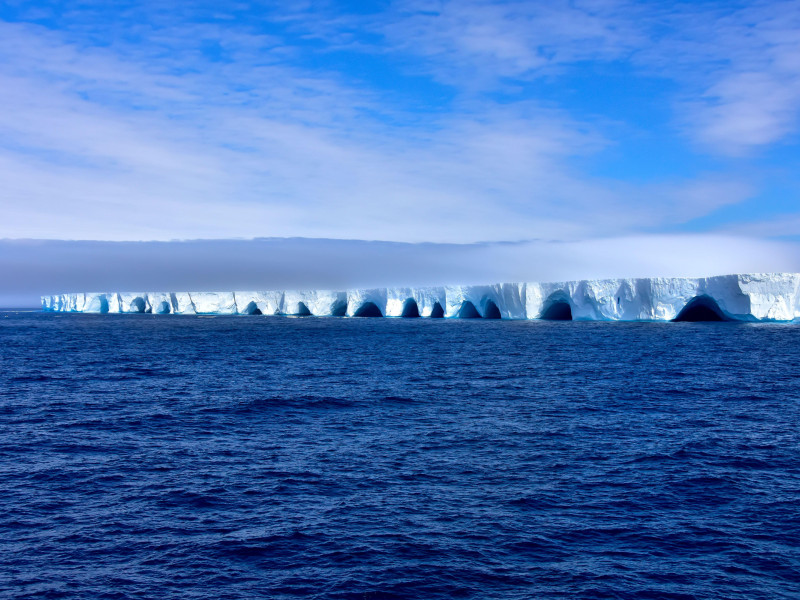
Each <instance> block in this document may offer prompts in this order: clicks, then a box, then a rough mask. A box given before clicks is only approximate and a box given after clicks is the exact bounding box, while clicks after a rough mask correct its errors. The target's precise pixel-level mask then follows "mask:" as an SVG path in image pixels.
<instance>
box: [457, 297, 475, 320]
mask: <svg viewBox="0 0 800 600" xmlns="http://www.w3.org/2000/svg"><path fill="white" fill-rule="evenodd" d="M456 316H457V317H458V318H459V319H480V318H481V313H479V312H478V309H477V308H475V305H474V304H473V303H472V302H470V301H469V300H464V302H463V303H462V304H461V308H459V309H458V314H457V315H456Z"/></svg>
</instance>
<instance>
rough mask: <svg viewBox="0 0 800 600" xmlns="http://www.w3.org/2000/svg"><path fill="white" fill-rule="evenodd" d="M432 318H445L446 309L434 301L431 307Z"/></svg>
mask: <svg viewBox="0 0 800 600" xmlns="http://www.w3.org/2000/svg"><path fill="white" fill-rule="evenodd" d="M431 319H444V309H443V308H442V305H441V304H439V303H438V302H436V303H434V305H433V308H431Z"/></svg>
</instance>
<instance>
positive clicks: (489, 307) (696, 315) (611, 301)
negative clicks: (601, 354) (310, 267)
mask: <svg viewBox="0 0 800 600" xmlns="http://www.w3.org/2000/svg"><path fill="white" fill-rule="evenodd" d="M42 309H43V310H45V311H59V312H85V313H153V314H183V315H186V314H189V315H194V314H197V315H203V314H205V315H236V314H239V315H287V316H317V317H325V316H339V317H341V316H348V317H361V316H378V317H379V316H383V317H433V318H435V317H445V318H484V319H486V318H489V319H490V318H497V319H551V320H552V319H554V320H579V321H670V320H731V321H752V322H755V321H773V322H789V321H796V320H800V274H798V273H751V274H742V275H720V276H716V277H702V278H688V277H687V278H683V277H681V278H676V277H672V278H658V277H657V278H638V279H593V280H581V281H567V282H561V283H500V284H493V285H461V286H445V287H418V288H409V287H398V288H375V289H355V290H342V291H335V290H305V291H300V290H284V291H261V292H245V291H241V292H140V293H129V292H126V293H114V292H111V293H71V294H55V295H52V296H43V297H42Z"/></svg>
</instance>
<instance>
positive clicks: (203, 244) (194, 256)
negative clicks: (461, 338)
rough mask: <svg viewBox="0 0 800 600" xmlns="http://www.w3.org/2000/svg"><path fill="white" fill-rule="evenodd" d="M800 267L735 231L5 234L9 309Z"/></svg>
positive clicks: (788, 253)
mask: <svg viewBox="0 0 800 600" xmlns="http://www.w3.org/2000/svg"><path fill="white" fill-rule="evenodd" d="M770 271H800V247H799V246H798V244H796V243H789V242H764V241H759V240H755V239H752V238H737V237H730V236H705V235H703V236H690V235H675V236H648V237H627V238H607V239H599V240H590V241H582V242H562V243H554V242H538V241H531V242H521V243H511V244H504V243H487V244H407V243H393V242H367V241H358V240H325V239H303V238H293V239H260V240H198V241H188V242H71V241H43V240H0V306H6V307H13V306H17V307H24V306H38V305H39V296H40V295H43V294H52V293H61V292H79V291H192V290H247V289H292V288H294V289H310V288H328V289H330V288H333V289H342V288H348V287H379V286H395V285H444V284H459V283H463V284H469V283H496V282H506V281H563V280H570V279H583V278H603V277H648V276H706V275H721V274H726V273H736V272H739V273H740V272H770Z"/></svg>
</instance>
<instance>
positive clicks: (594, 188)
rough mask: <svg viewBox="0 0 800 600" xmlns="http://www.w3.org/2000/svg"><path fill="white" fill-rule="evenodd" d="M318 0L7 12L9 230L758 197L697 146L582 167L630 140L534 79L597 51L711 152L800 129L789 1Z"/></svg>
mask: <svg viewBox="0 0 800 600" xmlns="http://www.w3.org/2000/svg"><path fill="white" fill-rule="evenodd" d="M319 6H320V5H318V4H316V3H315V4H311V3H309V4H307V5H305V6H304V5H299V4H294V3H293V4H292V6H291V7H290V10H289V9H285V8H280V7H274V8H273V9H272V10H271V11H267V12H263V11H262V12H258V11H256V10H255V9H254V8H252V7H250V8H248V6H247V5H236V6H233V5H231V6H221V7H220V6H218V7H211V6H210V5H209V6H208V7H204V5H202V4H199V5H197V6H195V5H192V6H184V7H180V8H176V7H174V6H167V5H164V6H161V7H152V6H146V5H138V4H136V3H132V4H131V5H129V6H128V7H127V8H126V9H125V11H124V12H122V13H121V14H120V15H119V16H120V19H119V21H114V20H111V19H109V14H108V13H103V12H100V13H98V14H95V13H94V12H92V11H95V10H96V11H101V10H103V9H102V8H101V7H100V6H99V5H96V6H95V7H94V8H91V9H89V8H84V9H82V10H81V11H79V12H76V13H71V14H69V15H66V16H62V17H61V18H63V19H65V20H67V22H68V25H69V26H61V27H57V26H53V25H52V24H48V23H50V22H51V21H52V20H53V19H54V18H55V17H52V16H51V17H48V18H46V19H44V20H41V19H38V21H39V22H40V23H41V24H31V23H25V22H14V23H12V22H3V21H0V90H2V92H0V177H2V179H3V182H4V187H3V190H2V191H0V202H2V204H3V217H4V218H3V219H2V222H0V236H4V237H49V238H65V237H67V238H89V239H114V240H124V239H173V238H197V237H209V238H219V237H258V236H307V237H336V238H362V239H383V240H403V241H440V242H470V241H475V240H520V239H532V238H544V239H561V240H574V239H580V238H587V237H596V236H611V235H629V234H634V233H637V232H652V231H659V230H662V231H663V230H665V229H672V228H674V227H676V226H679V225H680V224H682V223H686V222H689V221H691V220H692V219H696V218H698V217H702V216H705V215H708V214H710V213H713V212H714V211H716V210H719V209H720V208H722V207H724V206H726V205H730V204H736V203H741V202H743V201H745V200H747V199H749V198H752V197H754V196H756V195H757V194H758V187H757V183H754V182H753V181H750V180H749V179H750V177H749V175H748V174H745V173H743V172H740V170H739V169H737V168H736V167H737V166H736V164H732V165H731V164H725V163H716V164H714V163H711V166H708V163H706V164H705V165H704V166H694V162H695V158H696V157H695V156H694V155H693V154H692V152H693V151H692V150H691V149H689V148H688V147H687V149H686V150H685V152H686V158H685V160H684V161H683V163H685V164H684V166H681V167H680V168H678V169H674V170H673V172H670V171H668V170H665V172H664V174H663V175H659V174H656V175H654V176H650V177H644V178H642V177H625V176H619V175H618V174H617V175H616V176H613V177H612V176H610V175H606V174H604V172H603V169H602V168H589V167H587V165H590V166H591V165H592V164H593V161H597V162H599V163H601V164H602V157H603V155H604V153H605V152H607V151H609V149H615V148H616V149H619V148H623V151H622V152H621V156H622V157H623V159H622V160H630V161H631V164H635V163H636V162H637V161H638V160H639V158H640V157H639V156H637V155H636V154H635V152H633V151H631V152H628V153H627V154H626V152H625V151H624V146H625V143H626V140H624V139H618V138H615V137H614V131H618V129H617V130H615V129H613V128H611V129H610V128H607V127H604V125H603V119H601V118H598V117H597V114H596V113H595V112H594V111H593V109H592V108H591V106H590V108H589V109H587V110H584V111H581V110H576V109H575V108H574V107H571V108H568V107H567V106H561V105H559V102H558V99H557V94H555V95H551V96H550V97H548V98H547V99H540V98H537V97H536V94H535V93H533V92H531V90H530V88H528V87H526V86H528V85H529V84H531V82H541V81H542V80H547V81H548V82H549V83H548V84H547V85H551V86H553V87H554V88H556V89H557V88H558V85H559V81H560V80H559V77H561V76H562V75H563V74H564V73H567V72H570V70H571V69H577V71H574V72H572V75H573V76H575V75H576V73H577V74H578V75H580V74H581V73H583V71H581V70H580V69H581V67H580V65H584V64H586V63H591V64H592V65H603V64H607V65H610V64H614V63H615V62H622V63H625V64H626V65H629V66H630V67H631V69H632V71H633V73H634V75H631V76H632V77H633V76H635V74H636V73H647V74H648V76H658V77H662V78H665V79H672V80H674V81H678V82H680V85H681V88H680V92H679V93H678V96H680V97H681V98H683V100H682V101H680V102H679V101H678V100H677V99H676V101H675V105H676V106H677V107H678V109H679V110H680V111H681V116H680V118H678V119H676V121H679V122H681V123H683V124H685V123H691V127H690V128H689V129H678V127H677V126H676V127H675V130H676V133H675V135H676V137H678V135H679V132H680V134H682V135H688V136H689V137H691V138H692V139H694V140H696V141H698V142H700V143H701V144H702V145H703V147H704V148H710V149H711V150H710V151H709V152H710V153H711V154H714V155H723V156H724V155H729V154H737V153H741V152H745V151H746V150H748V149H752V148H754V147H758V146H763V145H768V144H772V143H774V142H776V141H780V140H785V139H786V136H788V135H790V134H791V133H792V131H793V128H794V127H795V121H794V119H795V118H796V116H797V115H796V106H797V100H798V97H799V96H797V93H798V91H797V90H794V87H793V86H795V84H796V81H795V79H793V77H794V76H795V75H796V74H797V72H798V70H797V69H798V65H800V60H798V59H797V55H796V54H793V53H796V51H797V42H796V40H795V39H794V38H793V37H792V36H791V35H790V34H791V31H792V28H793V27H795V28H796V25H797V23H796V21H795V20H793V19H795V17H794V16H793V15H795V13H796V10H795V9H796V3H780V7H781V11H782V12H781V15H782V16H781V18H778V17H774V18H771V17H769V14H768V11H767V9H766V8H764V7H761V8H759V7H757V6H756V7H754V8H752V9H741V10H738V11H730V10H727V11H723V10H722V9H720V8H717V9H715V11H716V12H714V13H713V14H711V13H709V14H710V15H711V17H713V18H709V19H708V22H707V23H696V22H695V21H693V20H692V17H693V15H694V16H696V14H699V13H702V10H705V9H694V8H692V7H691V6H689V5H687V6H685V7H683V8H680V10H677V9H676V10H672V11H666V10H664V9H655V8H652V7H649V6H648V5H646V4H639V3H633V2H623V1H614V0H592V1H580V2H555V3H530V2H504V3H496V2H485V1H478V0H469V1H465V2H458V3H453V2H444V1H443V2H436V3H421V2H414V1H408V2H399V3H395V4H392V5H390V6H388V7H387V8H386V10H381V11H374V12H371V13H369V14H362V15H353V14H345V13H342V12H341V11H338V12H337V10H336V7H335V5H322V7H323V8H319ZM104 10H108V9H104ZM692 11H694V12H692ZM793 11H794V12H793ZM223 12H224V14H222V13H223ZM27 17H28V20H35V19H31V18H30V17H31V15H27ZM784 17H785V18H784ZM70 19H71V20H70ZM24 20H25V19H21V21H24ZM753 22H755V23H757V24H758V26H757V27H756V28H755V33H748V34H746V35H745V33H744V32H746V31H748V27H750V24H751V23H753ZM678 30H679V31H680V32H681V33H680V34H678V33H676V31H678ZM742 36H743V39H744V41H742V42H741V43H738V44H737V39H739V38H740V37H742ZM337 52H338V53H340V54H336V53H337ZM334 55H335V56H334ZM337 60H338V61H340V62H336V61H337ZM359 60H363V61H370V60H373V61H376V62H377V66H373V67H372V69H371V70H369V69H366V68H364V69H362V70H359V68H358V65H357V64H356V66H352V65H351V64H350V63H354V64H355V63H358V61H359ZM342 64H344V65H345V66H341V65H342ZM384 69H385V70H386V71H384ZM393 78H396V79H397V80H401V79H403V78H407V80H405V79H403V85H407V86H408V88H409V89H410V90H411V91H408V90H406V91H404V92H403V93H400V92H399V91H398V90H400V89H401V87H402V86H401V85H400V84H399V83H398V84H397V85H395V82H394V80H393ZM387 80H388V81H387ZM419 81H422V83H419ZM436 82H438V83H436ZM418 83H419V85H420V86H422V87H425V86H433V87H431V88H430V89H427V88H426V89H427V91H426V92H424V93H423V92H418V91H415V88H414V86H415V85H417V84H418ZM437 85H438V86H443V87H442V89H445V90H447V93H446V94H443V95H442V97H441V98H440V97H439V96H437V93H438V92H439V91H441V90H440V88H437V87H436V86H437ZM431 90H433V91H431ZM437 90H438V91H437ZM691 90H694V93H690V91H691ZM415 94H418V95H417V96H415ZM423 96H424V102H422V101H419V102H416V101H414V100H413V99H414V98H420V99H421V98H423ZM409 98H411V99H412V100H409ZM676 98H677V97H676ZM671 142H672V143H679V142H676V141H675V140H671ZM697 162H700V161H697ZM633 170H634V167H631V171H633ZM617 172H618V171H617Z"/></svg>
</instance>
